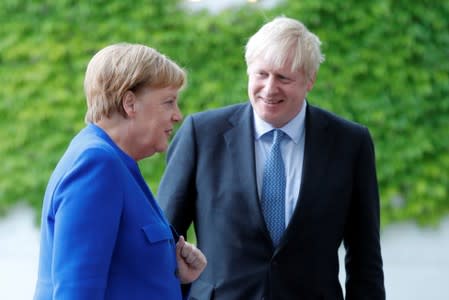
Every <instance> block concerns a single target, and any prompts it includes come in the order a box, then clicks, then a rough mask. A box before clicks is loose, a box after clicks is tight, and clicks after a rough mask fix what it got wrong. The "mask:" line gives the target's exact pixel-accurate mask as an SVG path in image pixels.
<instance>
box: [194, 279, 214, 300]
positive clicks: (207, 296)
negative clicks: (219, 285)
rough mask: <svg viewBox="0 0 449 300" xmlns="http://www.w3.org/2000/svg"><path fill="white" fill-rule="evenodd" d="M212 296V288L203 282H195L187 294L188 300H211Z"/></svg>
mask: <svg viewBox="0 0 449 300" xmlns="http://www.w3.org/2000/svg"><path fill="white" fill-rule="evenodd" d="M213 295H214V286H213V285H212V284H210V283H208V282H206V281H203V280H200V279H198V280H196V281H194V282H193V283H192V287H191V289H190V293H189V298H188V299H189V300H212V299H214V298H213Z"/></svg>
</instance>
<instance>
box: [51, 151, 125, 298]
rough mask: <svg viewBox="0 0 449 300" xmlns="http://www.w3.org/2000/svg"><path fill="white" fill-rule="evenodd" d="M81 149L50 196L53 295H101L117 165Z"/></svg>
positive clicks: (119, 197) (115, 216)
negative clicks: (52, 195) (52, 239)
mask: <svg viewBox="0 0 449 300" xmlns="http://www.w3.org/2000/svg"><path fill="white" fill-rule="evenodd" d="M104 152H105V151H103V150H99V149H91V150H88V151H86V152H85V153H84V154H83V155H82V156H81V158H80V159H79V160H78V161H77V162H76V163H75V165H74V167H73V168H72V169H71V170H70V171H69V172H68V174H66V176H65V177H64V178H63V179H62V180H61V182H60V183H59V185H58V187H57V189H56V191H55V194H54V197H53V207H52V210H53V216H54V219H53V220H49V221H51V222H54V248H53V270H52V277H53V280H54V282H53V284H54V287H55V290H54V295H53V296H54V298H55V299H67V300H70V299H104V292H105V288H106V283H107V277H108V272H109V265H110V260H111V256H112V251H113V249H114V244H115V241H116V236H117V231H118V227H119V221H120V214H121V210H122V201H123V192H122V191H121V190H120V186H121V185H120V173H121V168H120V163H119V162H117V160H116V159H115V158H114V157H111V156H110V155H109V156H108V155H105V153H104Z"/></svg>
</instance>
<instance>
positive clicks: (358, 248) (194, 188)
mask: <svg viewBox="0 0 449 300" xmlns="http://www.w3.org/2000/svg"><path fill="white" fill-rule="evenodd" d="M305 126H306V127H305V146H304V165H303V166H304V167H303V174H302V182H301V183H300V184H301V190H300V194H299V199H298V202H297V205H296V208H295V211H294V213H293V215H292V218H291V220H290V223H289V224H288V227H287V228H286V230H285V231H284V235H283V236H282V238H281V241H280V244H279V245H278V246H277V247H274V246H273V243H272V241H271V238H270V235H269V233H268V230H267V228H266V225H265V221H264V218H263V214H262V210H261V207H260V202H259V197H258V193H257V183H256V172H255V158H254V132H253V131H254V129H253V128H254V126H253V115H252V108H251V105H250V104H249V103H245V104H238V105H233V106H229V107H225V108H221V109H217V110H212V111H208V112H201V113H198V114H194V115H192V116H190V117H188V118H186V119H185V121H184V122H183V124H182V126H181V127H180V129H179V130H178V132H177V134H176V136H175V137H174V139H173V141H172V143H171V146H170V148H169V151H168V155H167V167H166V170H165V174H164V176H163V179H162V181H161V184H160V185H159V195H158V200H159V201H160V203H161V206H162V208H163V209H164V210H165V211H166V214H167V218H168V219H169V220H170V221H171V222H172V224H173V226H175V228H176V230H177V231H178V232H179V233H184V232H185V231H186V230H187V229H188V228H189V226H190V224H191V222H193V223H194V225H195V227H194V228H195V230H196V236H197V242H198V246H199V247H200V248H201V250H202V251H203V252H204V254H205V255H206V257H207V260H208V265H207V267H206V269H205V270H204V272H203V273H202V274H201V276H200V278H199V279H198V280H196V281H195V282H194V283H193V284H192V287H191V290H190V297H191V299H199V300H206V299H207V300H210V299H215V300H240V299H245V300H253V299H266V300H284V299H285V300H292V299H304V300H308V299H310V300H315V299H332V300H337V299H343V293H342V288H341V286H340V282H339V279H338V273H339V262H338V248H339V246H340V244H341V243H342V241H343V242H344V245H345V247H346V250H347V251H346V274H347V280H346V299H356V300H357V299H370V300H383V299H385V291H384V281H383V270H382V258H381V250H380V239H379V195H378V186H377V179H376V170H375V158H374V147H373V144H372V140H371V137H370V134H369V132H368V130H367V129H366V128H365V127H363V126H361V125H358V124H356V123H353V122H349V121H346V120H344V119H342V118H339V117H337V116H335V115H334V114H331V113H329V112H326V111H324V110H322V109H319V108H317V107H315V106H313V105H307V110H306V120H305Z"/></svg>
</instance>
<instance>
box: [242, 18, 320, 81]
mask: <svg viewBox="0 0 449 300" xmlns="http://www.w3.org/2000/svg"><path fill="white" fill-rule="evenodd" d="M320 45H321V42H320V40H319V38H318V37H317V36H316V35H315V34H313V33H312V32H310V31H309V30H308V29H307V27H306V26H305V25H304V24H303V23H301V22H299V21H297V20H294V19H291V18H287V17H284V16H281V17H276V18H275V19H273V20H272V21H271V22H268V23H266V24H265V25H263V26H262V27H261V28H260V29H259V30H258V31H257V32H256V33H255V34H254V35H253V36H252V37H251V38H250V39H249V40H248V43H247V44H246V47H245V60H246V64H247V66H249V65H251V63H252V62H253V61H254V60H255V59H256V58H258V57H262V58H263V59H264V60H265V61H267V62H268V63H270V64H272V65H273V66H275V67H280V66H282V65H283V64H285V62H286V61H287V59H289V58H292V59H293V60H292V65H291V70H292V71H297V70H299V69H300V68H304V72H305V74H306V76H307V77H309V78H313V76H315V74H316V72H317V71H318V69H319V66H320V63H322V62H323V61H324V55H323V54H322V53H321V50H320Z"/></svg>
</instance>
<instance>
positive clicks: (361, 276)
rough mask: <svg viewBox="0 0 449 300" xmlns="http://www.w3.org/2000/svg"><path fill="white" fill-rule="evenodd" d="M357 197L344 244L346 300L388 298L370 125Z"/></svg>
mask: <svg viewBox="0 0 449 300" xmlns="http://www.w3.org/2000/svg"><path fill="white" fill-rule="evenodd" d="M354 168H355V175H354V180H353V182H354V185H353V198H352V201H351V208H350V215H349V222H348V224H347V228H346V233H345V239H344V245H345V248H346V258H345V265H346V299H347V300H351V299H354V300H355V299H373V300H374V299H376V300H383V299H385V289H384V277H383V268H382V256H381V249H380V236H379V231H380V208H379V192H378V184H377V176H376V167H375V155H374V145H373V142H372V138H371V136H370V134H369V132H368V130H367V129H366V128H364V130H363V137H362V141H361V143H360V149H359V151H358V157H356V161H355V166H354Z"/></svg>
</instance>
